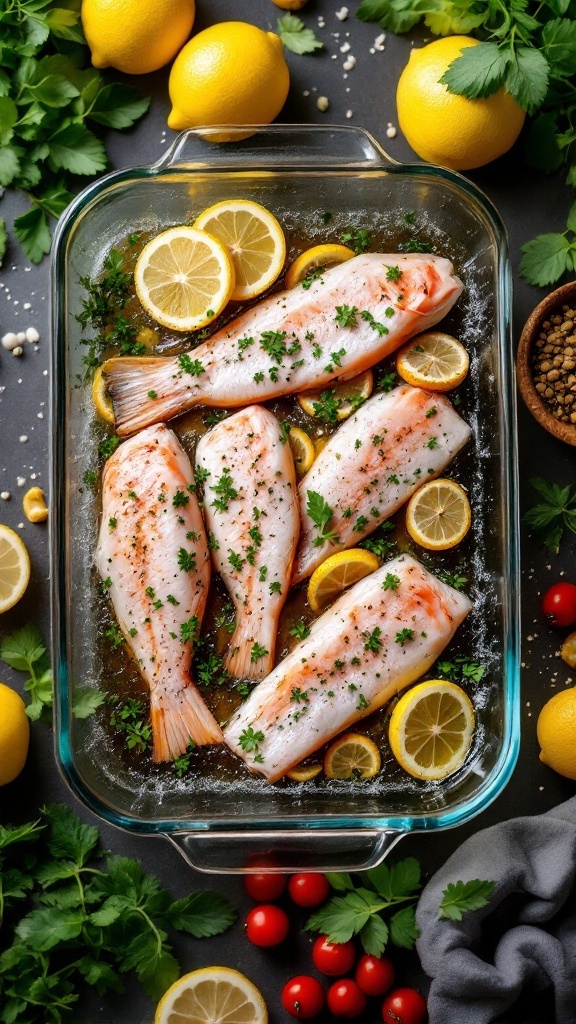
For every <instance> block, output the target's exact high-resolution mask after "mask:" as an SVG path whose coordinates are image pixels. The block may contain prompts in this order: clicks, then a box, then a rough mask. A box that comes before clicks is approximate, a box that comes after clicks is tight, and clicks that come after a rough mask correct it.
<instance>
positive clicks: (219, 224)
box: [194, 199, 286, 302]
mask: <svg viewBox="0 0 576 1024" xmlns="http://www.w3.org/2000/svg"><path fill="white" fill-rule="evenodd" d="M194 227H195V228H200V229H202V231H207V232H208V233H209V234H210V235H213V237H214V238H217V239H218V241H219V242H220V243H221V244H222V245H223V246H224V247H225V249H226V250H227V252H228V254H229V256H230V258H231V260H232V263H233V264H234V270H235V273H236V285H235V287H234V291H233V292H232V295H231V296H230V297H231V298H232V299H234V300H237V301H239V302H240V301H244V300H245V299H254V298H255V297H256V296H257V295H261V294H262V292H264V291H266V289H267V288H269V287H270V285H272V284H274V281H275V280H276V278H277V277H278V276H279V274H280V273H281V272H282V267H283V266H284V260H285V259H286V240H285V238H284V232H283V231H282V228H281V227H280V224H279V223H278V221H277V220H276V217H274V215H273V214H272V213H270V211H269V210H267V209H266V208H265V207H264V206H260V205H259V203H254V202H253V201H252V200H251V199H229V200H225V201H224V202H222V203H215V204H214V206H210V207H209V208H208V209H207V210H204V211H203V213H201V214H200V216H199V217H197V218H196V220H195V221H194Z"/></svg>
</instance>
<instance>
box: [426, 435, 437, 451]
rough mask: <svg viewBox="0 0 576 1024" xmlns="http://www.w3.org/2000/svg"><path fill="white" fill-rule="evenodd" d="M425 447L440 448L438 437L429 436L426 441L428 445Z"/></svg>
mask: <svg viewBox="0 0 576 1024" xmlns="http://www.w3.org/2000/svg"><path fill="white" fill-rule="evenodd" d="M425 447H426V448H430V449H433V448H439V447H440V445H439V443H438V439H437V438H436V437H434V436H432V437H429V438H428V440H427V441H426V446H425Z"/></svg>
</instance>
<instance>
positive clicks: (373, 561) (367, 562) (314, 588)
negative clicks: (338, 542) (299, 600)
mask: <svg viewBox="0 0 576 1024" xmlns="http://www.w3.org/2000/svg"><path fill="white" fill-rule="evenodd" d="M379 566H380V562H379V561H378V559H377V558H376V555H373V554H372V552H371V551H364V549H363V548H350V549H349V550H348V551H338V552H337V553H336V554H335V555H330V557H329V558H327V559H326V560H325V561H324V562H322V563H321V564H320V565H319V566H318V568H317V569H315V570H314V572H313V573H312V576H311V577H310V582H309V584H308V603H309V605H310V607H311V609H312V611H313V612H319V611H322V609H323V608H324V607H325V606H326V605H327V604H329V603H330V601H334V599H335V598H337V597H338V596H339V595H340V594H341V593H342V591H344V590H346V589H347V587H351V586H352V584H353V583H358V580H363V579H364V577H365V576H368V575H369V574H370V573H371V572H376V569H378V568H379Z"/></svg>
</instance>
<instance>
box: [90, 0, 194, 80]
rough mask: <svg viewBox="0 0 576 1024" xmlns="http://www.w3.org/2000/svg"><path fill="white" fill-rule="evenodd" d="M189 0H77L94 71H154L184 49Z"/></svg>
mask: <svg viewBox="0 0 576 1024" xmlns="http://www.w3.org/2000/svg"><path fill="white" fill-rule="evenodd" d="M194 14H195V5H194V0H144V3H142V0H82V27H83V29H84V35H85V36H86V42H87V43H88V46H89V47H90V52H91V54H92V63H93V65H94V67H95V68H116V69H117V70H118V71H125V72H126V74H128V75H145V74H147V73H148V72H149V71H157V70H158V68H161V67H163V66H164V64H167V63H168V61H171V60H172V58H173V57H175V56H176V54H177V53H178V50H180V49H181V47H182V46H184V43H185V42H186V40H187V39H188V36H189V35H190V32H191V31H192V25H193V24H194Z"/></svg>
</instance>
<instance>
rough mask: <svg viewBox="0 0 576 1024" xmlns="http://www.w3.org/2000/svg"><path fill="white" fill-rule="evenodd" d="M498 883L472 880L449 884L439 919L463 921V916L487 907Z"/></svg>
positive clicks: (445, 891)
mask: <svg viewBox="0 0 576 1024" xmlns="http://www.w3.org/2000/svg"><path fill="white" fill-rule="evenodd" d="M495 885H496V882H486V881H483V880H482V879H479V878H472V879H471V880H470V881H469V882H449V883H448V885H447V886H446V888H445V889H444V891H443V893H442V901H441V903H440V913H439V915H438V916H439V917H441V918H446V919H447V920H449V921H461V920H462V915H463V914H466V913H468V912H469V911H471V910H480V909H481V908H482V907H486V906H487V905H488V903H489V901H490V897H491V895H492V893H493V891H494V887H495Z"/></svg>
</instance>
